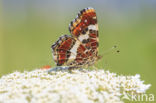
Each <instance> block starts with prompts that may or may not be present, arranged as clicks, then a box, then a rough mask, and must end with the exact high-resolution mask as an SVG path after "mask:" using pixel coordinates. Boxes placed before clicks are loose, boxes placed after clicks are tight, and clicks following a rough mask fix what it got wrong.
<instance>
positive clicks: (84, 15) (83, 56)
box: [51, 7, 100, 68]
mask: <svg viewBox="0 0 156 103" xmlns="http://www.w3.org/2000/svg"><path fill="white" fill-rule="evenodd" d="M69 31H70V33H71V35H63V36H61V37H60V38H59V39H58V40H57V41H56V42H55V43H54V44H53V45H52V46H51V48H52V54H53V59H54V61H55V63H56V64H57V66H68V67H71V68H80V67H84V66H87V67H88V66H91V65H93V64H94V63H95V62H96V61H97V60H98V59H100V56H99V55H98V46H99V38H98V24H97V16H96V12H95V9H93V8H91V7H88V8H85V9H83V10H81V11H80V12H79V13H78V15H77V17H76V18H75V19H74V20H73V21H72V22H71V23H70V24H69Z"/></svg>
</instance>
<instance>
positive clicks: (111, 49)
mask: <svg viewBox="0 0 156 103" xmlns="http://www.w3.org/2000/svg"><path fill="white" fill-rule="evenodd" d="M116 49H117V46H116V45H114V46H113V47H111V48H109V49H107V50H106V51H104V52H103V53H102V56H104V55H106V54H108V53H110V52H111V51H113V50H116ZM116 52H117V53H119V52H120V51H119V50H116Z"/></svg>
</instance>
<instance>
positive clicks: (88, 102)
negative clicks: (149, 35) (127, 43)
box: [0, 68, 150, 103]
mask: <svg viewBox="0 0 156 103" xmlns="http://www.w3.org/2000/svg"><path fill="white" fill-rule="evenodd" d="M55 69H56V68H55ZM59 69H60V68H59ZM149 87H150V84H148V85H145V84H143V81H141V80H140V75H138V74H136V75H135V76H120V75H117V74H115V73H110V72H109V71H104V70H97V71H95V70H92V71H89V70H85V69H84V70H72V71H71V72H68V71H64V70H61V71H50V73H48V72H47V70H41V69H37V70H34V71H30V72H28V71H25V72H23V73H20V72H14V73H12V74H8V75H5V76H2V77H1V78H0V103H60V102H61V103H123V101H122V99H121V96H122V95H124V93H127V92H128V93H131V92H134V93H136V94H137V93H138V94H139V93H145V92H146V90H147V89H149Z"/></svg>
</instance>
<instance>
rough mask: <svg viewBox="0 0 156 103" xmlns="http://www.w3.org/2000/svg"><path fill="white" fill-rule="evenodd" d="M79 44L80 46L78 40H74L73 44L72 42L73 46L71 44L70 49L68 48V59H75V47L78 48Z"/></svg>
mask: <svg viewBox="0 0 156 103" xmlns="http://www.w3.org/2000/svg"><path fill="white" fill-rule="evenodd" d="M79 46H80V42H79V41H76V42H75V44H74V46H73V47H72V49H71V50H70V52H71V55H70V57H69V60H71V59H75V58H76V54H77V49H78V47H79Z"/></svg>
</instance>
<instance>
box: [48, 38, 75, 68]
mask: <svg viewBox="0 0 156 103" xmlns="http://www.w3.org/2000/svg"><path fill="white" fill-rule="evenodd" d="M75 42H76V40H75V39H74V38H73V37H72V36H69V35H63V36H61V37H60V38H59V40H58V41H57V42H56V43H54V44H53V45H52V46H51V48H52V53H53V58H54V61H55V62H56V64H57V66H62V65H65V64H66V62H67V61H68V58H69V57H70V55H71V52H70V49H71V48H72V47H73V45H74V44H75Z"/></svg>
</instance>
